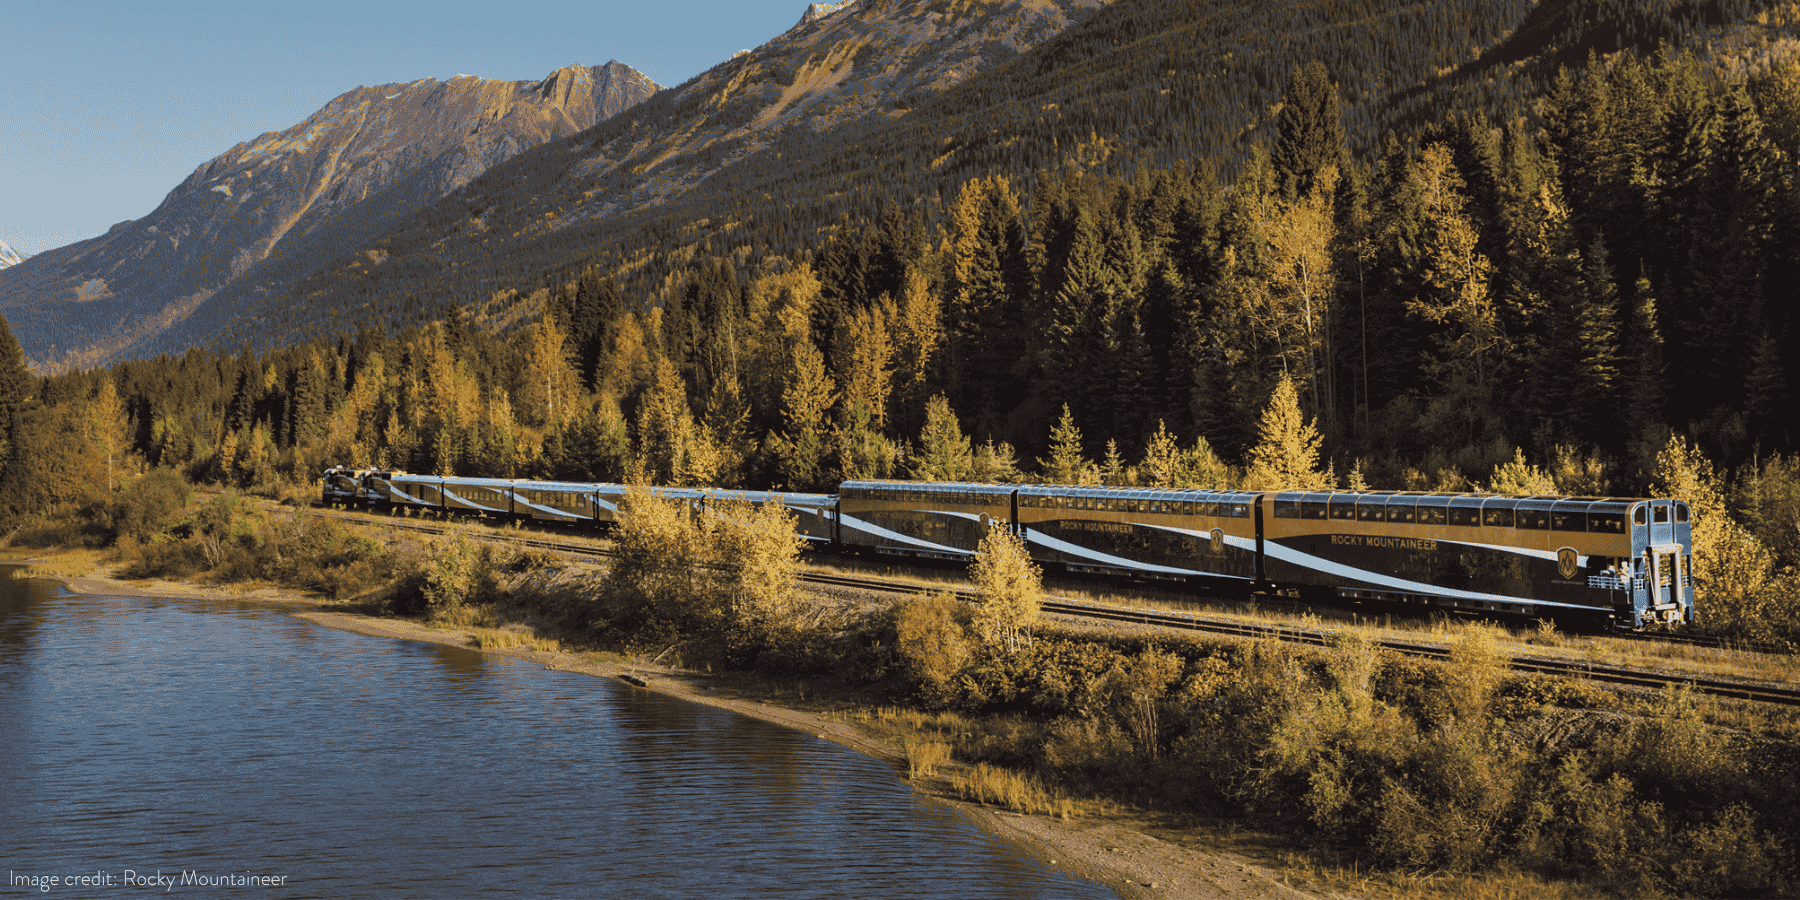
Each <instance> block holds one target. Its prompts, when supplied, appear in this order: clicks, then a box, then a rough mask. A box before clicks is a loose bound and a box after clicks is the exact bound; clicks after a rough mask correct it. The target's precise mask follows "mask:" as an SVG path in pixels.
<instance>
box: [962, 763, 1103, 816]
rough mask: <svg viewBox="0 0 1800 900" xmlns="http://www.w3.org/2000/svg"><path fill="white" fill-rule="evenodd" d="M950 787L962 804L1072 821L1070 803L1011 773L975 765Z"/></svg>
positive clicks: (1031, 781) (1007, 770) (1067, 799)
mask: <svg viewBox="0 0 1800 900" xmlns="http://www.w3.org/2000/svg"><path fill="white" fill-rule="evenodd" d="M951 786H952V787H953V788H954V789H955V790H956V793H957V795H958V796H960V797H962V798H963V799H964V800H972V801H974V802H976V803H988V804H992V805H994V806H999V807H1002V808H1004V809H1010V810H1013V811H1014V812H1022V813H1028V814H1034V815H1035V814H1042V815H1049V816H1055V817H1057V818H1059V819H1072V818H1074V817H1075V803H1074V801H1072V800H1070V799H1069V798H1067V797H1062V796H1059V795H1057V794H1055V793H1053V792H1051V791H1048V790H1046V789H1045V788H1044V786H1043V784H1042V783H1041V782H1039V781H1038V780H1037V779H1036V778H1033V777H1032V776H1030V775H1023V774H1020V773H1018V772H1015V771H1013V770H1011V769H1005V768H1001V767H999V766H990V765H988V764H987V763H977V764H976V766H975V768H973V769H971V770H969V772H967V773H966V774H959V775H956V776H954V777H953V778H952V779H951Z"/></svg>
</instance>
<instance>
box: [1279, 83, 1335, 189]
mask: <svg viewBox="0 0 1800 900" xmlns="http://www.w3.org/2000/svg"><path fill="white" fill-rule="evenodd" d="M1275 128H1276V138H1275V152H1274V154H1273V157H1272V161H1273V162H1274V164H1275V171H1276V177H1277V179H1278V187H1279V189H1280V191H1281V195H1282V198H1283V199H1285V200H1287V201H1289V202H1292V201H1294V200H1296V199H1298V198H1300V197H1304V196H1306V195H1307V194H1308V193H1311V192H1312V189H1313V183H1314V179H1316V178H1317V177H1318V175H1319V173H1320V172H1321V171H1323V170H1324V169H1325V168H1326V167H1328V166H1329V167H1332V168H1335V169H1337V170H1338V171H1340V172H1341V171H1343V170H1344V166H1345V164H1346V163H1347V162H1348V161H1349V158H1350V155H1349V153H1348V152H1347V150H1346V142H1345V138H1344V121H1343V114H1342V112H1341V104H1340V102H1339V100H1338V86H1337V83H1336V82H1334V81H1332V80H1331V74H1330V73H1329V72H1327V71H1326V70H1325V64H1324V63H1323V62H1320V61H1319V60H1316V59H1315V60H1313V61H1312V62H1310V63H1307V64H1306V65H1304V66H1295V67H1294V73H1293V75H1292V76H1290V77H1289V79H1288V85H1287V91H1286V92H1285V93H1284V94H1283V96H1282V98H1281V115H1280V117H1279V118H1278V119H1277V121H1276V124H1275Z"/></svg>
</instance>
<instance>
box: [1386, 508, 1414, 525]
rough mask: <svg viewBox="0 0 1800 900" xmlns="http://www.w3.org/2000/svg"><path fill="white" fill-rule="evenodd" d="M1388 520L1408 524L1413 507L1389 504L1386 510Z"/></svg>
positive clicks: (1410, 521)
mask: <svg viewBox="0 0 1800 900" xmlns="http://www.w3.org/2000/svg"><path fill="white" fill-rule="evenodd" d="M1387 516H1388V518H1387V520H1388V521H1389V522H1399V523H1401V524H1406V525H1410V524H1412V521H1413V509H1412V507H1410V506H1390V507H1388V510H1387Z"/></svg>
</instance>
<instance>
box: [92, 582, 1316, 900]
mask: <svg viewBox="0 0 1800 900" xmlns="http://www.w3.org/2000/svg"><path fill="white" fill-rule="evenodd" d="M63 581H64V583H65V584H67V585H68V587H69V589H70V590H72V591H76V592H79V593H84V594H107V595H121V596H153V597H155V596H161V597H193V598H200V599H214V600H229V601H233V602H238V603H243V602H251V603H256V604H259V605H263V606H267V607H269V608H272V609H277V610H280V611H282V612H285V613H287V614H288V615H292V616H294V617H296V618H300V619H304V620H306V621H308V622H311V623H313V624H315V625H322V626H325V627H327V628H339V629H343V630H345V631H354V632H357V633H359V634H366V635H372V636H376V637H389V638H399V639H402V640H412V641H425V642H428V643H434V644H443V645H447V646H454V647H464V648H472V647H473V644H474V634H473V633H472V632H469V631H462V630H457V629H441V628H429V627H426V626H424V625H422V624H419V623H417V622H413V621H410V620H405V619H391V618H383V617H374V616H364V615H357V614H353V613H347V612H344V611H342V610H341V609H338V608H334V607H333V606H332V605H331V604H328V603H322V602H320V601H319V600H318V598H316V597H312V596H309V595H306V594H303V593H301V592H298V591H291V590H283V589H277V588H259V589H255V590H250V591H232V590H221V589H215V588H206V587H201V586H196V585H190V584H180V583H171V582H160V581H157V582H144V583H137V582H125V581H119V580H114V579H111V578H107V577H105V576H104V575H97V576H90V577H86V578H67V579H63ZM483 652H489V653H497V654H500V655H505V656H516V657H520V658H523V659H530V660H533V661H536V662H539V663H541V664H543V665H544V666H545V667H546V668H550V669H558V670H563V671H570V672H580V673H583V674H587V675H593V676H596V677H602V678H617V679H620V680H623V681H627V682H631V683H637V682H642V685H643V687H644V688H645V689H647V690H653V691H656V692H658V693H661V694H666V695H668V696H671V697H678V698H680V699H683V700H689V701H692V702H695V703H704V704H706V705H708V706H712V707H716V708H719V709H724V710H729V711H731V712H736V713H740V714H742V715H746V716H752V717H755V718H758V719H762V720H763V721H766V722H772V723H775V724H777V725H782V726H785V727H788V728H793V729H795V730H798V731H804V732H806V733H808V734H812V735H816V736H818V737H820V738H822V739H824V740H828V741H833V742H835V743H838V744H842V745H843V746H845V747H848V748H850V749H852V750H855V751H857V752H859V753H863V754H865V755H868V756H871V757H874V758H876V759H879V760H882V761H884V762H887V763H888V764H890V765H893V766H894V767H895V768H896V770H897V772H898V773H900V774H901V775H902V776H903V777H904V774H905V771H906V760H905V755H904V753H903V752H902V751H901V749H900V748H899V747H897V746H894V745H892V744H891V743H888V742H886V741H883V740H881V739H879V738H877V737H875V736H872V735H870V734H869V733H867V732H865V731H863V730H862V729H860V728H858V727H857V726H856V725H855V724H854V723H850V722H842V721H837V720H834V719H830V718H826V717H824V716H821V715H817V714H814V713H811V712H808V711H805V710H797V709H791V708H786V707H781V706H776V705H772V704H770V703H768V702H766V701H764V700H762V699H758V698H756V697H752V696H748V695H744V694H740V693H738V692H737V691H735V690H733V689H732V688H731V687H730V686H729V685H727V684H726V683H725V682H723V681H722V680H721V679H716V678H713V677H712V676H708V675H702V674H697V673H693V672H686V671H679V670H674V669H668V668H665V667H661V666H654V665H648V664H644V663H637V662H596V661H593V660H591V659H588V658H585V657H582V656H580V655H577V654H573V653H561V652H547V651H541V650H523V649H515V650H498V651H495V650H489V651H483ZM633 679H636V681H633ZM913 787H914V789H915V790H917V791H918V792H919V793H920V794H922V795H924V796H927V797H930V798H932V799H933V800H936V801H938V802H941V803H945V804H947V805H950V806H952V807H954V808H956V809H958V810H960V811H962V812H963V813H964V814H965V815H967V816H968V817H969V818H970V820H972V821H973V822H974V823H975V824H977V825H978V826H980V827H982V828H984V829H987V830H988V831H990V832H992V833H993V834H995V835H998V836H999V837H1001V838H1003V839H1005V840H1007V841H1010V842H1012V843H1014V844H1016V845H1017V846H1019V847H1020V848H1021V849H1023V850H1024V852H1026V853H1027V854H1028V855H1030V856H1032V857H1034V858H1036V859H1039V860H1042V861H1044V862H1046V863H1048V864H1050V865H1053V866H1056V867H1057V868H1059V869H1062V870H1063V871H1065V872H1069V873H1071V874H1074V875H1077V876H1080V877H1082V878H1086V879H1088V880H1090V881H1093V882H1096V883H1099V884H1102V885H1105V886H1106V887H1108V888H1110V889H1112V890H1113V891H1115V892H1116V893H1117V894H1118V895H1119V896H1120V897H1123V898H1127V900H1140V898H1145V900H1147V898H1157V900H1299V898H1312V897H1318V896H1321V895H1318V894H1313V893H1307V892H1304V891H1300V890H1296V889H1294V888H1292V887H1289V886H1288V885H1286V884H1284V883H1282V880H1281V876H1280V874H1279V873H1277V872H1272V871H1270V870H1268V869H1266V868H1263V867H1260V866H1258V865H1255V864H1252V863H1251V862H1248V861H1246V860H1243V859H1240V858H1238V857H1236V856H1233V855H1231V854H1228V853H1213V852H1207V851H1203V850H1196V849H1190V848H1185V847H1179V846H1176V845H1174V844H1171V843H1169V842H1167V841H1164V840H1160V839H1158V838H1156V837H1154V836H1151V835H1149V834H1145V833H1143V832H1141V831H1138V830H1135V829H1132V828H1129V827H1126V826H1124V825H1121V824H1119V823H1115V822H1106V821H1092V820H1082V819H1077V820H1074V821H1067V822H1065V821H1060V820H1056V819H1052V818H1049V817H1046V816H1026V815H1020V814H1017V813H1011V812H1005V811H1001V810H997V809H994V808H992V807H987V806H982V805H977V804H971V803H965V802H962V801H960V800H957V799H955V797H954V796H952V795H950V793H949V785H948V783H947V781H946V780H945V779H942V778H937V779H931V780H929V781H924V782H918V783H914V785H913Z"/></svg>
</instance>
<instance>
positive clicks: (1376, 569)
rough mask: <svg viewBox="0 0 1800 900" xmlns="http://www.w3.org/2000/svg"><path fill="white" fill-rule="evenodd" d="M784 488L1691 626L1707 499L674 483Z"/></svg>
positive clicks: (1304, 588) (1293, 577) (955, 539)
mask: <svg viewBox="0 0 1800 900" xmlns="http://www.w3.org/2000/svg"><path fill="white" fill-rule="evenodd" d="M322 485H323V487H322V491H323V496H322V499H323V502H324V503H326V504H327V505H351V506H360V507H365V508H369V509H375V510H386V511H389V512H393V511H400V510H417V511H426V512H435V513H441V514H465V515H476V516H484V517H493V518H504V519H515V520H524V521H531V522H539V523H547V524H550V523H554V524H561V525H568V526H574V527H593V528H605V527H608V526H610V525H611V524H612V523H614V522H615V521H616V520H617V516H618V513H619V507H620V504H622V503H623V502H624V499H625V495H626V491H627V490H628V488H627V486H625V485H619V484H588V483H576V482H557V481H529V480H515V479H498V478H458V477H452V476H441V475H420V474H409V473H406V472H398V471H392V470H386V469H357V468H349V467H343V466H334V467H332V468H331V469H328V470H326V472H325V473H324V477H323V478H322ZM650 490H653V491H654V492H656V493H658V494H660V495H663V496H667V497H674V498H677V499H681V500H684V501H686V502H689V503H691V504H695V505H702V504H708V503H716V502H721V501H725V500H733V501H742V502H748V503H751V504H764V503H775V502H779V503H781V504H782V505H783V506H785V507H786V508H787V509H788V510H789V511H791V512H792V514H793V516H794V521H795V528H796V533H797V534H798V535H799V536H800V537H801V538H803V539H805V540H806V541H807V542H808V543H809V544H811V545H814V546H818V547H824V548H832V549H838V550H845V551H852V552H871V553H881V554H893V555H898V556H907V557H915V558H920V559H938V560H951V561H967V560H970V559H972V558H973V557H974V555H975V551H976V548H977V546H978V545H979V543H980V541H981V539H982V537H983V536H985V535H986V534H987V533H988V532H989V530H991V529H996V528H997V529H1004V530H1006V531H1008V532H1010V533H1013V534H1016V535H1018V536H1019V537H1020V538H1021V539H1022V540H1023V541H1024V543H1025V546H1026V547H1027V548H1028V550H1029V552H1030V554H1031V557H1032V559H1033V560H1034V561H1035V562H1036V563H1038V564H1039V565H1040V566H1043V567H1044V568H1045V569H1046V570H1048V571H1053V572H1066V573H1071V574H1091V575H1103V576H1120V577H1125V578H1131V579H1140V580H1153V581H1167V582H1179V583H1183V584H1186V585H1191V586H1194V587H1196V588H1201V589H1215V590H1218V589H1223V590H1238V591H1245V592H1258V593H1270V594H1279V595H1284V596H1291V597H1296V598H1300V599H1304V600H1312V601H1330V602H1337V603H1346V604H1353V605H1367V606H1370V607H1377V606H1379V607H1384V608H1385V607H1401V608H1406V609H1414V610H1420V611H1427V610H1446V611H1452V612H1455V613H1466V614H1474V615H1481V616H1490V617H1497V618H1526V619H1547V620H1551V621H1572V622H1577V623H1581V624H1583V625H1592V626H1594V627H1599V628H1603V629H1607V630H1621V631H1639V630H1645V629H1667V628H1678V627H1682V626H1686V625H1691V624H1692V623H1693V622H1694V618H1695V604H1694V571H1693V568H1694V563H1693V537H1692V527H1691V519H1692V513H1691V511H1690V509H1689V507H1688V505H1687V504H1686V503H1683V502H1681V501H1679V500H1672V499H1666V498H1665V499H1646V498H1638V499H1627V498H1617V497H1548V496H1542V497H1518V496H1503V495H1494V494H1471V493H1425V492H1413V491H1336V490H1331V491H1208V490H1190V489H1170V488H1123V487H1100V486H1081V485H1057V484H946V483H932V482H908V481H845V482H843V483H841V484H840V485H839V486H838V490H837V493H835V494H823V493H802V492H790V491H739V490H721V489H699V488H677V487H658V488H651V489H650Z"/></svg>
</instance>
